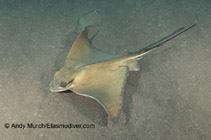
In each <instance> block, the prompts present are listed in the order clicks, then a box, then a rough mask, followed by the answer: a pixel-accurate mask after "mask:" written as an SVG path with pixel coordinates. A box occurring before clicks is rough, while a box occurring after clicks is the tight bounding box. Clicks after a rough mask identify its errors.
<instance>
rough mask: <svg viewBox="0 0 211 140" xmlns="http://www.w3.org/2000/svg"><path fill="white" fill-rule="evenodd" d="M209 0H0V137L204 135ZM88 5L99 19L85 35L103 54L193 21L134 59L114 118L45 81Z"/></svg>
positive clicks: (177, 138) (181, 139) (210, 74)
mask: <svg viewBox="0 0 211 140" xmlns="http://www.w3.org/2000/svg"><path fill="white" fill-rule="evenodd" d="M210 7H211V1H210V0H203V1H202V0H201V1H199V0H178V1H173V0H130V1H129V0H101V1H99V0H90V1H85V0H61V1H56V0H46V1H42V0H37V1H33V0H22V1H19V0H0V95H1V97H0V112H1V119H0V136H1V139H5V140H10V139H18V140H19V139H20V140H23V139H32V140H33V139H45V140H46V139H52V140H54V139H55V140H57V139H64V140H65V139H74V140H79V139H90V140H97V139H102V140H107V139H121V140H122V139H125V140H127V139H128V140H133V139H141V140H152V139H153V140H199V139H200V140H209V139H211V133H210V132H211V45H210V44H211V41H210V38H211V9H210ZM94 10H97V11H99V13H100V14H101V17H102V19H101V23H100V25H99V26H100V32H99V34H98V35H97V37H96V38H95V40H94V42H93V44H94V46H95V47H97V48H99V49H101V50H103V51H105V52H108V53H112V54H122V55H123V54H127V53H130V52H136V51H138V50H140V49H141V48H143V47H144V46H146V45H148V44H150V43H152V42H154V41H156V40H158V39H160V38H162V37H164V36H165V35H167V34H169V33H171V32H172V31H175V30H176V29H178V28H180V27H182V26H186V27H187V26H190V25H192V24H195V23H196V24H197V26H196V27H194V28H193V29H191V30H190V31H188V32H185V33H184V34H182V35H180V36H178V37H177V38H175V39H173V40H171V41H170V42H168V43H166V44H164V45H163V47H161V48H159V49H156V50H154V51H153V52H151V53H149V54H147V55H145V56H144V57H143V59H141V60H140V63H141V71H139V72H132V73H130V76H129V77H128V82H127V85H126V88H125V98H124V107H123V112H124V113H123V114H125V115H122V116H125V117H120V121H119V124H118V125H116V126H112V125H110V124H109V123H108V119H107V117H108V116H107V114H106V112H105V111H104V110H103V108H102V107H101V106H100V105H99V104H98V103H97V102H96V101H94V100H92V99H89V98H86V97H81V96H79V95H76V94H74V93H62V94H59V93H52V92H50V91H49V83H50V81H51V80H52V78H53V75H54V73H55V71H57V70H58V69H59V68H60V67H62V66H63V64H64V62H65V58H66V56H67V53H68V52H69V50H70V48H71V45H72V43H73V42H74V41H75V39H76V37H77V35H78V33H77V27H78V20H79V18H80V17H82V16H83V15H85V14H87V13H89V12H91V11H94ZM105 88H106V87H105ZM6 123H8V124H7V125H9V128H5V124H6ZM28 123H34V124H48V123H50V124H72V126H76V125H80V124H82V125H84V124H85V125H86V127H89V128H85V129H84V128H75V127H74V128H27V124H28ZM13 124H14V126H16V128H11V126H12V125H13ZM93 124H94V127H93ZM23 125H26V126H25V128H24V129H23ZM90 126H91V127H90Z"/></svg>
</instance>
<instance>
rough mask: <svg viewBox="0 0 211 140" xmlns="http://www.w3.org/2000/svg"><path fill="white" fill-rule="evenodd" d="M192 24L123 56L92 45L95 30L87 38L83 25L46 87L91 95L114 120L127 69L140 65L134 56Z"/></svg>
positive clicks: (117, 113)
mask: <svg viewBox="0 0 211 140" xmlns="http://www.w3.org/2000/svg"><path fill="white" fill-rule="evenodd" d="M194 26H196V24H194V25H192V26H190V27H188V28H185V27H181V28H179V29H178V30H176V31H175V32H173V33H171V34H169V35H167V36H165V37H164V38H162V39H160V40H158V41H156V42H154V43H152V44H151V45H148V46H146V47H144V48H143V49H141V51H140V52H138V53H134V54H130V55H125V56H120V55H112V54H108V53H105V52H103V51H100V50H99V49H97V48H95V47H93V45H92V40H93V38H94V37H95V36H96V35H97V34H95V35H94V36H93V37H92V38H91V39H89V38H88V30H89V28H90V27H86V28H85V29H84V30H83V31H82V32H81V34H80V35H79V36H78V37H77V39H76V41H75V42H74V44H73V46H72V48H71V49H70V52H69V53H68V56H67V59H66V61H65V65H64V66H63V67H62V68H61V69H60V70H59V71H57V72H56V73H55V75H54V79H53V81H52V82H51V83H50V91H51V92H62V91H67V90H71V91H73V92H75V93H76V94H79V95H82V96H87V97H90V98H92V99H95V100H96V101H97V102H99V103H100V104H101V105H102V106H103V108H104V109H105V111H106V112H107V113H108V115H109V116H110V118H111V120H112V121H113V123H115V124H116V123H117V122H118V119H119V115H120V111H121V109H122V104H123V92H124V86H125V83H126V80H127V76H128V73H129V71H138V70H139V69H140V64H139V61H138V60H140V59H141V58H142V56H143V55H145V54H146V53H148V52H150V51H151V50H153V49H154V48H157V47H160V46H162V45H163V44H164V43H166V42H168V41H169V40H171V39H173V38H175V37H176V36H178V35H180V34H182V33H184V32H185V31H187V30H189V29H191V28H193V27H194Z"/></svg>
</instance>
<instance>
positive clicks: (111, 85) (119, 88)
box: [72, 67, 129, 123]
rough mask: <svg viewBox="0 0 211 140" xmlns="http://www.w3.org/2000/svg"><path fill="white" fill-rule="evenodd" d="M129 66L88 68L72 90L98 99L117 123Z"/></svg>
mask: <svg viewBox="0 0 211 140" xmlns="http://www.w3.org/2000/svg"><path fill="white" fill-rule="evenodd" d="M128 71H129V68H128V67H119V68H117V69H106V70H88V71H86V72H85V73H84V76H83V77H82V78H80V81H78V82H77V81H76V84H75V85H74V87H73V89H72V91H74V92H75V93H77V94H79V95H83V96H88V97H90V98H93V99H95V100H97V101H98V102H99V103H100V104H101V105H102V106H103V107H104V109H105V110H106V112H107V113H108V114H109V116H110V117H111V119H112V121H113V122H114V123H116V122H117V121H118V119H119V114H120V110H121V108H122V102H123V91H124V85H125V83H126V78H127V75H128Z"/></svg>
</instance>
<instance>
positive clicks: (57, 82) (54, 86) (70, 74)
mask: <svg viewBox="0 0 211 140" xmlns="http://www.w3.org/2000/svg"><path fill="white" fill-rule="evenodd" d="M75 77H76V73H75V71H74V70H70V69H68V68H66V67H63V68H61V69H60V70H59V71H57V72H56V73H55V75H54V78H53V80H52V81H51V83H50V91H51V92H62V91H67V90H71V88H72V87H73V83H74V79H75Z"/></svg>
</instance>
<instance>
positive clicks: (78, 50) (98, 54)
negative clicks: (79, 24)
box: [65, 27, 118, 67]
mask: <svg viewBox="0 0 211 140" xmlns="http://www.w3.org/2000/svg"><path fill="white" fill-rule="evenodd" d="M89 28H90V27H86V28H85V29H84V30H83V31H82V32H81V34H80V35H79V36H78V37H77V39H76V41H75V42H74V44H73V46H72V48H71V49H70V52H69V53H68V56H67V59H66V62H65V66H66V67H72V66H76V65H87V64H92V63H96V62H101V61H105V60H109V59H113V58H117V57H118V55H111V54H108V53H105V52H102V51H100V50H98V49H97V48H95V47H93V46H92V43H91V41H92V40H93V39H94V37H95V36H96V35H97V33H96V34H95V35H94V36H93V37H92V38H91V40H90V39H89V38H88V30H89Z"/></svg>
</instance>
